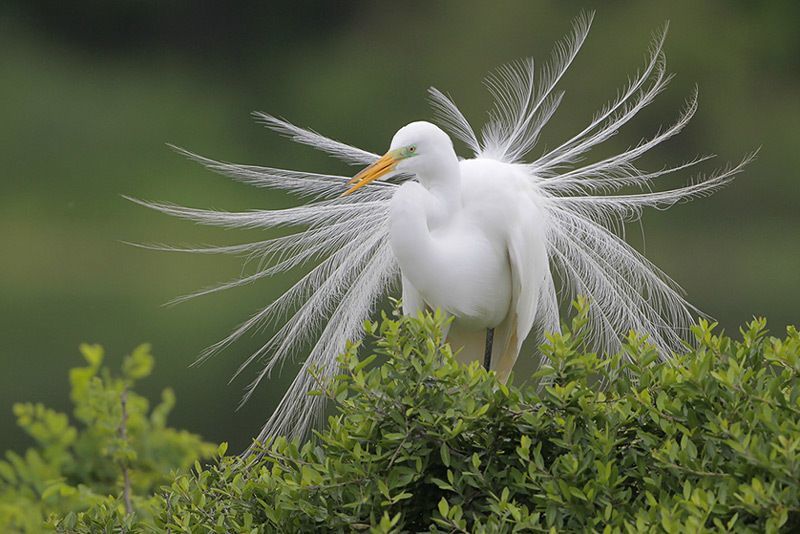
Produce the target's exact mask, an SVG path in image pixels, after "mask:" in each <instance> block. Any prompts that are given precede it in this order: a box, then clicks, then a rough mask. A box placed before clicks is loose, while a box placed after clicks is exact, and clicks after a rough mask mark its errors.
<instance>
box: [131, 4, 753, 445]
mask: <svg viewBox="0 0 800 534" xmlns="http://www.w3.org/2000/svg"><path fill="white" fill-rule="evenodd" d="M590 24H591V16H590V15H581V16H579V17H578V18H577V20H576V22H575V24H574V27H573V31H572V33H571V34H570V35H569V36H568V37H567V38H566V39H565V40H564V41H563V42H561V43H558V44H557V45H556V47H555V50H554V53H553V57H552V59H551V60H550V61H549V62H548V63H546V64H545V65H544V66H543V67H542V68H541V69H539V71H538V72H537V71H536V69H534V65H533V62H532V61H523V62H519V63H515V64H512V65H508V66H506V67H502V68H500V69H498V70H497V72H496V73H494V74H493V75H491V76H490V77H489V78H488V80H487V85H488V87H489V89H490V91H491V92H492V93H493V95H494V97H495V100H496V104H495V107H494V109H493V111H492V112H491V114H490V119H489V122H488V124H487V125H486V126H485V127H484V128H483V130H482V132H481V136H480V138H479V137H478V135H476V134H475V133H474V130H473V129H472V127H471V126H470V124H469V122H467V120H466V119H465V117H464V116H463V115H462V114H461V112H460V111H459V110H458V108H457V107H456V106H455V104H454V103H453V102H452V100H450V98H449V97H447V96H445V95H444V94H443V93H441V92H439V91H438V90H436V89H433V88H432V89H431V90H430V96H431V101H432V104H433V107H434V110H435V112H436V114H437V118H438V119H439V123H440V124H441V125H442V126H443V127H444V128H445V129H446V130H447V131H448V132H449V133H450V134H451V135H453V136H454V137H455V138H457V139H458V140H460V141H462V142H463V143H465V144H466V146H467V147H468V148H469V150H470V152H471V156H470V158H468V159H463V160H459V159H458V158H457V157H456V153H455V151H454V149H453V146H452V144H451V142H450V139H449V138H448V137H447V135H446V134H445V133H444V132H442V131H441V130H439V129H438V128H436V127H435V126H433V125H431V124H429V123H423V122H416V123H412V124H410V125H408V126H406V127H404V128H402V129H401V130H400V131H399V132H398V133H397V135H396V136H395V137H394V139H393V141H392V144H391V147H390V150H389V152H388V153H387V154H386V155H385V156H383V157H382V158H380V157H379V156H378V155H377V154H373V153H371V152H367V151H364V150H361V149H358V148H355V147H352V146H349V145H347V144H344V143H341V142H338V141H334V140H332V139H329V138H327V137H324V136H322V135H320V134H318V133H316V132H314V131H310V130H305V129H303V128H299V127H297V126H295V125H293V124H291V123H289V122H287V121H284V120H282V119H278V118H275V117H272V116H270V115H266V114H263V113H258V114H256V116H257V117H258V119H260V120H261V121H263V122H264V123H265V124H266V125H267V126H268V127H270V128H272V129H274V130H277V131H278V132H280V133H283V134H285V135H288V136H289V137H291V138H292V139H293V140H294V141H297V142H299V143H303V144H307V145H311V146H313V147H315V148H318V149H320V150H323V151H325V152H327V153H329V154H331V155H333V156H335V157H338V158H341V159H343V160H345V161H347V162H349V163H352V164H358V165H370V166H369V167H368V168H367V169H366V170H365V171H362V173H360V174H358V175H356V178H355V179H354V181H351V180H350V178H349V177H347V176H336V175H330V174H318V173H309V172H303V171H294V170H284V169H276V168H271V167H261V166H254V165H238V164H231V163H223V162H219V161H215V160H211V159H207V158H203V157H200V156H196V155H194V154H190V153H188V152H184V154H186V155H187V156H189V157H190V158H192V159H194V160H196V161H199V162H200V163H202V164H204V165H206V166H207V167H209V168H210V169H212V170H214V171H217V172H219V173H222V174H225V175H228V176H231V177H233V178H234V179H236V180H240V181H242V182H245V183H248V184H252V185H255V186H258V187H266V188H273V189H283V190H288V191H290V192H292V193H296V194H298V195H300V196H302V197H306V198H307V199H309V201H308V202H307V203H306V204H305V205H302V206H298V207H294V208H288V209H283V210H255V211H247V212H237V213H230V212H221V211H212V210H202V209H195V208H187V207H181V206H175V205H172V204H164V203H152V202H142V203H143V204H145V205H146V206H149V207H151V208H154V209H157V210H159V211H162V212H164V213H167V214H170V215H174V216H178V217H182V218H185V219H189V220H193V221H196V222H199V223H203V224H209V225H217V226H223V227H240V228H275V227H284V228H285V227H291V228H293V229H295V232H294V233H292V234H290V235H288V236H285V237H278V238H274V239H268V240H265V241H260V242H255V243H246V244H242V245H234V246H223V247H205V248H189V249H179V250H185V251H188V252H195V253H207V254H214V253H224V254H240V255H244V256H246V257H248V258H256V259H258V260H259V261H258V269H257V270H256V271H255V272H254V273H252V274H249V275H247V276H242V277H240V278H237V279H235V280H232V281H230V282H227V283H224V284H221V285H218V286H215V287H211V288H208V289H205V290H202V291H199V292H197V293H194V294H192V295H188V296H187V297H182V298H180V299H177V300H179V301H180V300H185V299H187V298H191V297H195V296H198V295H205V294H209V293H213V292H215V291H219V290H223V289H227V288H231V287H236V286H241V285H244V284H248V283H251V282H254V281H256V280H259V279H263V278H267V277H270V276H272V275H274V274H276V273H279V272H283V271H287V270H290V269H294V268H296V267H301V266H303V265H306V264H311V265H313V267H312V268H311V269H310V270H309V271H308V272H307V274H305V275H304V276H303V277H302V278H301V279H300V280H299V281H298V282H297V283H296V284H294V285H293V286H292V287H291V288H289V289H288V290H287V291H286V292H285V293H284V294H283V295H281V296H280V297H279V298H277V299H276V300H275V301H274V302H272V303H270V304H269V305H267V306H266V307H264V308H263V309H261V310H258V311H257V312H256V313H255V314H253V315H252V316H251V317H250V318H249V319H247V320H246V321H245V322H243V323H242V324H241V325H239V327H237V328H236V329H235V330H234V331H233V332H232V333H231V334H230V335H229V336H228V337H226V338H225V339H223V340H221V341H220V342H218V343H216V344H215V345H212V346H211V347H209V348H208V349H207V350H206V352H205V353H204V354H203V355H202V356H201V359H203V358H205V357H208V356H210V355H211V354H214V353H216V352H217V351H219V350H221V349H222V348H225V347H227V346H228V345H230V344H231V343H233V342H234V341H236V340H237V339H238V338H240V337H241V336H242V335H244V334H245V333H247V332H251V331H255V330H258V329H259V328H263V327H266V326H267V325H270V326H277V327H278V328H277V332H276V333H275V334H274V336H272V337H271V338H270V339H268V340H267V341H266V342H265V343H264V345H263V346H262V347H261V348H260V349H259V350H257V351H256V352H255V353H254V354H252V355H251V356H250V357H249V358H247V359H246V360H245V361H244V363H242V365H241V366H240V367H239V370H238V371H237V373H236V374H237V375H238V374H239V373H240V372H241V371H242V370H243V369H244V368H245V367H246V366H248V365H249V364H250V363H252V362H253V361H255V360H261V361H263V362H264V364H263V367H262V369H261V370H260V371H259V372H258V374H257V376H256V377H255V379H254V380H253V381H252V382H251V384H250V386H249V389H248V392H247V394H246V395H245V397H244V400H246V399H247V398H248V397H249V395H250V394H251V393H252V391H253V389H254V388H255V387H256V386H257V385H258V384H259V383H260V381H261V380H262V379H263V378H264V377H266V376H268V375H269V374H270V373H271V372H272V371H273V370H274V369H275V368H276V366H278V365H279V364H281V363H283V362H285V361H287V360H288V359H291V358H293V357H296V356H299V355H301V354H302V355H303V356H304V357H305V360H304V363H303V367H302V369H301V371H300V373H299V374H298V375H297V377H296V378H295V380H294V382H293V383H292V385H291V386H290V387H289V390H288V391H287V392H286V395H285V396H284V398H283V400H282V401H281V402H280V404H279V406H278V408H277V409H276V410H275V412H274V413H273V414H272V416H271V417H270V419H269V421H268V422H267V424H266V425H265V426H264V428H263V430H262V432H261V434H260V435H259V439H261V440H264V439H268V438H269V437H270V436H274V435H276V434H287V433H288V434H303V433H305V432H306V431H307V429H308V428H309V426H310V425H311V424H312V423H313V421H314V419H315V417H318V416H319V415H320V414H321V411H322V407H323V403H324V401H325V400H324V397H322V396H309V395H306V393H307V392H308V391H309V390H311V389H314V388H316V387H317V381H318V380H320V379H322V380H325V379H329V378H330V377H332V376H334V375H335V374H336V373H337V372H338V364H337V356H338V354H339V353H340V352H341V351H342V349H343V348H344V346H345V343H346V342H347V340H357V339H359V338H360V337H361V336H362V331H361V328H362V324H363V321H364V320H366V319H368V318H369V317H370V315H371V313H372V311H373V309H374V306H375V305H376V304H377V303H378V302H379V301H380V299H381V298H382V297H383V296H384V295H385V294H387V293H388V292H390V291H392V288H393V287H396V283H397V282H398V281H400V280H402V290H403V299H404V308H405V311H406V312H408V313H411V312H413V311H415V310H418V309H420V308H422V307H425V306H429V307H441V308H442V309H444V310H445V311H447V312H448V313H451V314H452V315H453V316H454V322H453V324H452V327H451V330H450V332H449V339H450V341H451V342H452V343H453V345H454V346H455V347H464V348H463V350H462V353H461V354H462V357H463V358H465V359H474V358H480V357H482V356H483V347H484V340H485V339H486V329H490V331H491V329H496V340H495V343H494V347H493V351H492V353H491V356H492V358H491V365H492V367H493V368H494V369H496V370H497V371H498V373H499V374H500V375H501V377H502V378H505V377H506V376H507V374H508V372H509V371H510V369H511V367H512V365H513V363H514V360H515V359H516V358H517V353H518V351H519V347H520V345H521V343H522V342H523V341H524V339H525V338H526V337H527V336H528V333H529V332H530V331H531V329H532V327H535V328H536V330H537V331H545V332H546V331H556V330H558V328H559V315H558V296H557V289H556V286H555V284H554V276H553V273H557V277H558V278H560V279H561V280H562V284H563V285H562V289H563V291H562V295H561V297H562V298H563V299H569V298H572V296H574V295H576V294H583V295H586V296H587V297H588V298H589V299H590V301H591V306H590V310H589V313H590V316H589V319H590V336H591V340H592V341H593V342H594V345H595V347H596V349H597V350H598V351H599V352H601V353H614V352H616V351H617V350H618V349H619V348H620V344H621V342H620V338H621V336H624V335H625V334H627V333H628V332H629V331H631V330H633V331H635V332H638V333H640V334H643V335H647V336H648V338H649V341H650V343H652V344H653V345H654V346H655V347H656V348H657V349H658V351H659V353H660V354H661V355H662V357H668V356H669V355H670V354H671V351H673V350H680V349H681V348H682V346H683V345H682V339H683V337H684V336H685V333H686V331H687V329H688V326H689V325H690V324H691V321H692V317H693V315H694V313H695V310H694V308H692V306H691V305H690V304H689V303H688V302H687V301H686V300H685V299H684V298H683V296H682V294H681V290H680V288H679V287H678V286H677V285H676V284H675V283H674V282H672V280H670V279H669V278H668V277H667V276H666V275H665V274H664V273H662V272H661V271H660V270H659V269H658V268H656V267H655V266H654V265H652V264H651V263H650V262H649V261H648V260H647V259H645V258H644V257H643V256H642V255H641V254H640V253H639V252H637V251H636V250H635V249H634V248H632V247H631V246H629V245H628V244H627V243H626V242H625V241H624V239H623V238H622V237H621V236H620V234H621V232H620V231H619V230H620V229H621V225H622V224H623V223H624V222H625V221H629V220H636V219H638V217H639V216H640V213H641V210H642V209H643V208H646V207H654V208H657V209H665V208H667V207H670V206H672V205H673V204H675V203H676V202H680V201H684V200H688V199H691V198H695V197H698V196H703V195H707V194H709V193H711V192H713V191H714V190H716V189H718V188H719V187H721V186H722V185H724V184H725V183H726V182H728V181H729V180H730V179H731V178H732V177H733V176H734V175H735V174H736V173H738V172H740V171H741V169H742V167H743V166H744V165H745V163H746V162H747V161H748V160H749V158H746V159H745V160H744V161H743V162H742V163H740V164H739V165H737V166H734V167H729V168H726V169H724V170H722V171H721V172H718V173H715V174H711V175H709V176H703V175H700V176H697V177H695V179H694V180H692V181H691V183H690V184H689V185H686V186H684V187H679V188H676V189H669V190H660V191H657V190H654V188H655V185H657V179H659V178H661V177H663V176H665V175H668V174H670V173H673V172H676V171H681V170H684V169H686V168H688V167H692V166H694V165H696V164H697V163H700V162H701V161H704V160H705V159H707V157H699V158H695V159H693V160H690V161H688V162H686V163H683V164H679V165H676V166H673V167H665V168H662V169H660V170H657V171H643V170H640V169H639V168H638V167H637V166H636V161H637V160H638V159H639V158H640V157H641V156H642V155H643V154H644V153H646V152H647V151H649V150H650V149H652V148H653V147H655V146H657V145H659V144H660V143H662V142H663V141H666V140H667V139H669V138H671V137H672V136H674V135H675V134H677V133H678V132H680V131H681V129H682V128H683V127H684V126H685V125H686V123H687V122H688V121H689V119H690V118H691V116H692V115H693V114H694V112H695V110H696V95H694V94H693V95H692V96H691V97H690V98H689V100H688V102H687V104H686V107H685V109H684V110H683V112H682V113H681V114H680V116H679V117H678V119H677V120H676V121H675V123H674V124H672V125H671V126H669V127H666V128H663V129H659V130H658V132H657V133H656V134H655V135H654V136H653V137H651V138H648V139H644V140H642V141H641V142H639V143H638V144H636V145H634V146H632V147H630V148H628V149H627V150H625V151H623V152H622V153H619V154H616V155H613V156H609V157H604V158H601V159H599V160H596V161H587V160H586V159H585V158H586V155H587V153H588V152H589V151H590V150H591V149H592V148H593V147H595V146H597V145H599V144H601V143H603V142H604V141H606V140H607V139H609V138H610V137H612V136H613V135H614V134H615V133H616V132H617V131H619V129H620V128H622V127H623V126H624V125H625V124H626V123H628V122H629V121H630V120H631V119H632V118H633V117H634V116H635V115H636V114H637V113H638V112H639V111H641V110H642V109H643V108H645V107H646V106H647V105H648V104H650V103H651V102H652V101H653V99H654V98H655V97H656V95H658V94H659V93H660V92H661V91H662V90H663V89H664V87H665V86H666V84H667V83H668V81H669V79H670V76H669V75H667V73H666V66H665V59H664V55H663V53H662V44H663V39H664V35H665V33H666V32H662V33H661V34H659V35H658V36H657V37H656V38H655V39H654V41H653V44H652V46H651V49H650V52H649V54H648V57H647V61H646V63H645V66H644V67H643V68H642V69H641V70H640V71H639V72H638V74H637V75H636V76H635V77H633V78H632V79H631V80H630V81H629V82H628V84H627V85H626V86H625V87H623V88H622V90H620V91H618V93H617V96H616V98H614V99H613V100H611V101H610V102H609V103H608V104H607V105H606V106H605V107H603V109H601V111H600V112H598V113H597V114H596V115H595V116H594V117H593V118H592V119H591V121H590V122H589V124H588V125H587V126H586V127H585V128H583V129H582V130H581V131H580V132H578V133H577V134H575V135H574V136H572V137H570V138H569V139H567V140H565V141H564V142H562V143H560V144H559V145H558V146H556V147H555V148H553V149H551V150H548V151H546V152H544V153H543V154H542V155H541V156H539V157H536V158H532V159H530V160H527V161H526V160H525V157H526V155H527V154H528V153H529V152H530V151H531V149H532V148H533V147H534V145H535V144H536V142H537V139H538V138H539V134H540V132H541V130H542V128H543V127H544V126H545V124H546V123H547V122H548V121H549V120H550V118H551V117H552V116H553V114H554V113H555V111H556V109H557V108H558V105H559V103H560V102H561V99H562V96H563V93H562V92H560V91H556V90H555V87H556V84H557V83H558V82H559V80H560V79H561V77H562V75H563V74H564V72H565V71H566V69H567V68H568V67H569V65H570V63H571V62H572V60H573V59H574V58H575V55H576V54H577V52H578V50H579V49H580V47H581V45H582V43H583V42H584V40H585V38H586V35H587V33H588V31H589V26H590ZM378 178H384V179H383V180H378ZM348 182H349V183H350V184H351V185H352V187H351V189H350V190H349V191H351V192H352V191H355V190H356V189H358V191H357V192H355V193H354V194H349V195H346V196H342V192H343V191H345V190H347V184H348ZM631 187H632V188H639V189H641V190H642V191H641V192H636V193H629V192H621V190H622V189H624V188H631ZM156 248H162V249H169V250H178V249H175V248H172V247H164V246H159V247H156ZM309 344H310V345H311V349H310V350H307V347H308V346H309ZM301 351H302V352H301ZM311 368H314V369H316V375H315V376H311V374H310V373H309V372H308V371H309V369H311Z"/></svg>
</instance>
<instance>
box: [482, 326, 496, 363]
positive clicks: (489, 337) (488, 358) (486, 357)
mask: <svg viewBox="0 0 800 534" xmlns="http://www.w3.org/2000/svg"><path fill="white" fill-rule="evenodd" d="M493 342H494V328H487V329H486V350H485V352H484V353H483V367H484V369H486V370H487V371H488V370H489V369H491V367H492V343H493Z"/></svg>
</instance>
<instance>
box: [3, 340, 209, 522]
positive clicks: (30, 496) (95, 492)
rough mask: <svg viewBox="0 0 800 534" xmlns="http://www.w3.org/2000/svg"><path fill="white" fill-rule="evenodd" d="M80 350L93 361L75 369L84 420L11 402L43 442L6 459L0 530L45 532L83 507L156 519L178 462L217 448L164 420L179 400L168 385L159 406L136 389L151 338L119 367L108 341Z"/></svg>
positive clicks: (147, 366) (147, 365) (117, 517)
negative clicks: (108, 358)
mask: <svg viewBox="0 0 800 534" xmlns="http://www.w3.org/2000/svg"><path fill="white" fill-rule="evenodd" d="M80 350H81V353H82V355H83V357H84V359H85V360H86V364H87V365H86V366H85V367H78V368H75V369H72V370H71V371H70V374H69V380H70V384H71V386H72V394H71V398H72V402H73V404H74V412H73V414H74V420H75V421H76V422H77V426H73V424H72V423H71V422H70V420H69V417H68V416H67V415H66V414H63V413H58V412H55V411H53V410H51V409H48V408H46V407H45V406H43V405H41V404H16V405H15V406H14V414H15V415H16V416H17V421H18V424H19V426H20V427H22V428H23V429H24V430H25V431H26V432H27V433H28V434H29V435H30V437H31V438H33V440H34V442H35V443H36V447H34V448H31V449H28V451H26V453H25V454H24V456H21V455H19V454H17V453H15V452H11V451H9V452H6V455H5V458H6V459H5V461H0V532H3V533H6V532H39V531H41V530H44V529H45V528H46V526H47V525H46V524H45V521H47V520H48V519H49V518H51V516H52V517H53V519H52V520H51V521H50V523H51V525H52V524H55V523H56V522H57V521H60V524H61V527H62V528H63V529H68V527H69V526H70V525H73V524H75V523H76V519H77V515H76V514H80V513H81V512H82V511H84V510H86V509H92V510H94V511H100V510H102V514H103V516H104V521H105V522H107V523H109V524H114V525H117V526H119V527H120V528H125V529H131V528H132V527H135V526H136V525H139V524H153V522H154V521H155V518H156V514H157V513H160V509H161V508H160V506H161V501H160V499H158V498H157V497H156V491H157V490H158V489H159V488H160V487H161V486H163V485H164V484H170V483H171V482H172V481H173V480H174V477H175V476H176V474H175V473H173V471H175V472H176V473H177V472H179V471H180V472H186V471H187V470H188V469H189V468H190V466H191V465H192V464H193V463H194V462H195V461H197V460H202V459H206V458H210V457H211V454H212V452H213V451H214V450H215V448H214V447H213V446H212V445H211V444H210V443H204V442H203V441H202V440H201V439H200V438H199V437H198V436H196V435H194V434H191V433H189V432H185V431H180V430H175V429H173V428H170V427H168V426H167V416H168V415H169V412H170V411H171V410H172V408H173V406H174V405H175V395H174V394H173V392H172V391H171V390H169V389H168V390H165V391H164V392H163V393H162V396H161V402H160V403H159V404H158V405H157V406H155V407H154V408H153V409H152V410H150V407H149V403H148V401H147V399H145V398H144V397H141V396H139V395H137V394H136V393H133V392H132V391H130V388H131V387H132V386H133V385H134V384H135V383H136V381H137V380H139V379H141V378H144V377H146V376H148V375H149V374H150V373H151V371H152V368H153V357H152V356H151V355H150V347H149V346H147V345H142V346H140V347H138V348H136V349H135V350H134V351H133V352H132V353H131V354H130V355H129V356H127V357H125V359H124V360H123V363H122V377H114V376H112V375H111V373H110V372H109V370H108V369H107V368H105V367H102V363H103V349H102V348H101V347H99V346H97V345H82V346H81V348H80ZM127 510H131V511H133V510H135V512H136V513H135V514H128V513H126V512H127ZM56 517H60V518H61V519H58V520H57V519H55V518H56ZM82 517H83V516H82Z"/></svg>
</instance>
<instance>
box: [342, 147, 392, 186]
mask: <svg viewBox="0 0 800 534" xmlns="http://www.w3.org/2000/svg"><path fill="white" fill-rule="evenodd" d="M398 161H400V160H399V158H398V157H397V154H396V151H394V150H391V151H389V152H387V153H386V154H384V155H383V156H382V157H381V158H380V159H379V160H378V161H376V162H375V163H373V164H372V165H370V166H369V167H367V168H366V169H364V170H362V171H361V172H359V173H358V174H356V175H355V176H353V177H352V178H350V181H348V182H347V183H348V184H353V186H352V187H351V188H350V189H348V190H347V191H345V192H344V193H342V196H343V197H346V196H347V195H349V194H350V193H352V192H353V191H355V190H356V189H361V188H362V187H364V186H365V185H367V184H368V183H370V182H372V181H375V180H377V179H378V178H380V177H381V176H384V175H386V174H388V173H389V172H391V171H393V170H394V168H395V166H397V162H398Z"/></svg>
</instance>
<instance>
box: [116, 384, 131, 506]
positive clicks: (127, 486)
mask: <svg viewBox="0 0 800 534" xmlns="http://www.w3.org/2000/svg"><path fill="white" fill-rule="evenodd" d="M120 404H121V405H122V420H121V421H120V423H119V437H120V439H121V440H122V442H123V443H125V444H126V445H127V443H128V388H127V387H126V388H124V389H123V390H122V395H120ZM122 479H123V486H122V499H123V501H125V513H126V514H128V515H130V514H132V513H133V504H131V478H130V475H129V474H128V462H127V461H126V460H124V459H123V460H122Z"/></svg>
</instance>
